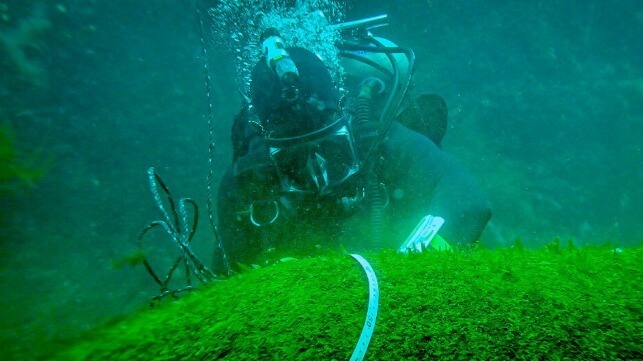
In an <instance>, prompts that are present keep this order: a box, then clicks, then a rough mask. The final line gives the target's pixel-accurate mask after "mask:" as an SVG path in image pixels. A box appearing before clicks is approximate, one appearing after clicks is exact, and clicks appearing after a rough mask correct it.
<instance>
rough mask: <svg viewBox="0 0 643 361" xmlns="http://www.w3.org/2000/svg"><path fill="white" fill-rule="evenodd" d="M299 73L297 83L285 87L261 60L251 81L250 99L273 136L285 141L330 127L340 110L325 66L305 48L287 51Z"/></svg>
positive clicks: (263, 123)
mask: <svg viewBox="0 0 643 361" xmlns="http://www.w3.org/2000/svg"><path fill="white" fill-rule="evenodd" d="M287 51H288V54H289V56H290V58H291V59H292V60H293V61H294V63H295V65H296V66H297V70H298V73H299V74H298V75H299V76H298V80H297V81H296V82H294V84H292V85H284V84H283V82H282V81H280V79H279V77H278V76H277V74H276V73H275V72H274V71H273V70H272V69H271V68H270V67H269V66H268V64H266V61H265V60H264V59H262V60H260V61H259V62H258V63H257V65H256V66H255V67H254V69H253V71H252V74H251V81H250V98H251V102H252V106H253V107H254V109H255V111H256V113H257V115H258V116H259V119H260V120H261V123H262V125H263V126H264V128H265V129H266V131H267V132H268V134H269V135H270V136H273V137H278V138H284V137H293V136H299V135H303V134H307V133H310V132H312V131H315V130H317V129H320V128H322V127H323V126H324V125H328V124H329V123H330V122H331V121H332V120H333V118H334V117H335V116H336V115H337V112H338V109H339V105H338V104H339V91H338V90H337V88H336V87H335V85H334V84H333V79H332V78H331V76H330V73H329V72H328V69H327V67H326V65H325V64H324V63H323V62H322V61H321V60H320V59H319V58H318V57H317V56H316V55H315V54H313V53H312V52H310V51H308V50H306V49H303V48H296V47H293V48H287Z"/></svg>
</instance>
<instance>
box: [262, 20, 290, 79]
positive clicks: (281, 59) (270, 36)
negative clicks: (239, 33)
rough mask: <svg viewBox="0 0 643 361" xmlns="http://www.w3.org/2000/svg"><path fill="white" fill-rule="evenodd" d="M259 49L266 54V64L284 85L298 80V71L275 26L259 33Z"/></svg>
mask: <svg viewBox="0 0 643 361" xmlns="http://www.w3.org/2000/svg"><path fill="white" fill-rule="evenodd" d="M261 50H262V52H263V54H264V55H265V56H266V64H268V67H269V68H270V69H272V71H274V72H275V74H277V77H279V80H280V81H281V83H282V84H283V85H284V86H293V85H295V83H297V81H298V80H299V72H298V71H297V66H296V65H295V62H294V61H292V59H291V58H290V55H289V54H288V51H286V46H285V45H284V41H283V39H282V38H281V35H280V34H279V31H278V30H277V29H275V28H268V29H266V30H265V31H264V32H263V34H261Z"/></svg>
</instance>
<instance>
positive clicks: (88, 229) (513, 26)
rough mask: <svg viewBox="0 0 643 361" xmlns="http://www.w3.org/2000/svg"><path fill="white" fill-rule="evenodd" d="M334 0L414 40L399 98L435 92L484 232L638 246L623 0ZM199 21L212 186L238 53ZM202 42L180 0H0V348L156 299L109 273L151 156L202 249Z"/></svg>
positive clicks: (216, 28)
mask: <svg viewBox="0 0 643 361" xmlns="http://www.w3.org/2000/svg"><path fill="white" fill-rule="evenodd" d="M252 3H253V4H258V3H260V2H259V1H253V2H252ZM261 3H263V2H261ZM287 3H288V2H287V1H283V2H280V5H281V6H286V5H287ZM320 3H323V2H320ZM324 4H325V3H324ZM335 5H336V6H335ZM335 5H333V6H331V7H330V8H332V9H335V10H333V11H336V12H335V13H333V14H328V15H327V21H329V22H331V23H332V22H333V21H334V20H335V19H342V18H344V19H349V20H351V19H359V18H363V17H367V16H374V15H379V14H382V13H387V14H388V16H389V23H390V24H389V26H387V27H384V28H379V29H376V30H375V32H376V34H377V35H379V36H383V37H387V38H389V39H392V40H394V41H395V42H397V43H398V44H400V45H404V46H409V47H412V48H413V49H414V50H415V52H416V55H417V68H416V74H415V78H414V87H413V91H414V92H416V93H419V92H431V93H437V94H440V95H441V96H442V97H443V98H444V99H445V100H446V102H447V104H448V107H449V129H448V131H447V134H446V136H445V138H444V140H443V143H442V145H443V147H444V149H445V150H446V151H448V152H450V153H452V154H454V155H456V156H457V157H458V158H459V159H460V160H461V161H462V163H464V165H465V166H466V167H467V168H468V169H469V170H470V171H471V173H473V175H474V176H475V178H476V180H477V181H478V182H479V183H480V184H481V186H482V187H483V189H484V190H485V192H486V193H487V194H488V196H489V198H490V200H491V203H492V207H493V211H494V216H493V218H492V221H491V224H490V225H489V226H488V228H487V230H486V231H485V233H484V235H483V238H482V242H483V243H484V244H486V245H488V246H490V247H496V246H502V245H506V244H513V240H514V239H515V238H516V237H519V238H521V240H522V242H523V243H524V244H525V245H528V246H534V247H537V246H540V245H542V244H545V243H548V242H550V241H551V240H552V239H553V238H554V237H561V238H563V239H566V238H572V239H574V240H575V243H576V244H577V245H582V244H596V243H604V242H607V241H609V242H612V243H614V244H616V245H620V246H627V245H637V244H640V242H641V240H642V239H643V228H641V226H640V223H639V220H640V207H641V204H643V191H642V189H641V187H640V184H641V183H642V181H643V150H642V149H641V147H642V144H643V142H642V141H641V134H643V68H642V65H641V64H643V59H642V58H643V49H642V48H641V47H642V46H643V45H642V44H643V43H641V41H640V39H641V37H642V36H643V5H641V3H640V2H638V1H620V2H616V3H614V2H610V1H567V2H564V3H561V2H557V1H533V2H529V3H521V2H504V1H359V4H352V3H351V2H347V4H344V3H342V4H335ZM325 10H326V11H328V7H326V8H325ZM282 15H283V14H282ZM213 20H215V21H214V22H213ZM216 20H217V13H216V12H211V13H207V16H206V17H205V26H206V34H205V37H206V45H207V47H208V50H209V58H208V64H209V66H210V75H211V77H212V85H213V88H212V100H213V106H214V117H215V120H216V121H215V122H214V135H215V139H214V140H215V144H216V147H215V151H214V184H217V183H218V180H219V178H220V177H221V175H222V172H223V169H224V168H225V166H226V165H227V164H228V162H229V161H230V158H231V145H230V141H229V132H230V127H231V124H232V118H233V116H234V115H235V113H236V112H237V110H238V107H239V104H240V102H241V99H240V96H239V95H238V92H237V89H240V88H241V89H243V87H244V84H245V83H244V71H245V72H246V73H247V70H244V69H243V64H247V63H248V61H250V60H249V59H250V58H251V57H252V49H246V50H243V51H242V54H237V53H235V49H236V48H237V47H236V46H234V42H235V41H234V39H232V38H229V42H228V43H226V42H225V41H224V40H225V38H226V37H227V36H228V35H226V37H221V34H225V31H224V30H232V29H231V28H230V26H231V25H229V24H227V25H226V24H222V23H219V22H216ZM242 28H243V26H242ZM304 29H306V28H304ZM242 35H244V36H245V34H242ZM200 40H201V39H200V35H199V22H198V20H197V17H196V14H195V6H194V3H193V2H186V1H179V0H174V1H170V0H165V1H155V2H154V3H153V4H152V3H149V4H148V3H145V2H126V1H116V2H114V1H99V0H94V1H78V0H75V1H72V0H63V1H57V2H44V1H42V2H38V1H32V2H24V1H18V0H12V1H7V0H5V1H1V2H0V72H1V74H2V76H0V127H5V128H3V129H8V128H10V129H11V132H5V133H7V134H9V133H10V134H12V135H11V136H10V137H9V138H11V139H12V143H13V151H12V152H7V153H10V154H9V155H10V156H7V157H6V158H2V161H3V162H4V163H3V164H4V165H6V164H11V166H10V167H3V168H1V170H2V172H4V173H0V182H2V183H0V191H1V193H0V202H1V204H2V207H0V242H1V243H0V246H1V248H0V256H1V257H2V262H1V264H2V267H1V268H0V269H1V272H0V275H1V280H2V281H1V282H2V284H1V285H2V294H1V296H0V301H1V302H2V305H1V306H2V307H0V309H1V310H2V311H1V312H2V313H0V318H1V321H0V324H1V326H2V333H1V338H0V340H1V341H0V342H1V343H2V347H0V349H1V350H3V351H0V352H7V353H8V355H23V356H25V355H30V351H28V349H29V348H30V346H29V345H32V344H33V343H34V342H35V343H37V344H38V343H40V342H41V341H43V340H44V341H47V340H51V339H57V338H65V337H69V336H73V335H75V334H77V333H78V332H79V331H82V330H85V329H88V328H91V327H92V326H94V325H96V324H98V323H100V322H102V321H104V320H106V319H108V318H110V317H113V316H117V315H122V314H127V313H129V312H131V311H132V310H135V309H137V308H140V307H144V306H145V305H146V304H147V301H148V300H149V298H150V297H152V296H153V295H155V294H156V292H157V289H156V287H155V284H154V283H153V281H152V280H151V279H150V278H149V276H148V275H147V274H146V272H145V270H144V269H143V268H142V267H140V266H137V267H128V266H123V267H116V266H119V265H120V261H121V260H122V259H123V257H125V256H126V255H131V254H132V252H134V251H135V250H136V247H135V240H136V237H137V236H138V234H139V232H140V230H141V229H142V227H143V226H145V225H146V224H148V223H149V222H150V221H153V220H155V219H157V218H158V214H157V210H156V208H155V206H154V200H153V198H152V195H151V194H150V192H149V188H148V180H147V173H146V172H147V169H148V167H150V166H154V167H156V170H157V172H158V173H159V174H160V176H161V177H163V179H164V180H165V181H166V182H167V183H168V185H169V186H170V188H171V190H172V192H173V194H175V195H176V196H177V197H180V196H189V197H191V198H193V199H194V200H195V201H196V202H197V203H198V204H199V205H200V206H201V210H202V211H201V216H200V217H201V218H200V221H201V226H200V227H199V230H198V231H197V234H196V236H195V241H194V244H195V250H196V251H197V253H199V254H200V255H203V256H202V258H203V259H204V261H209V257H208V254H209V252H210V251H211V249H212V245H211V233H210V230H209V228H208V227H207V215H206V213H207V212H205V208H206V207H205V204H206V191H205V183H206V175H207V172H208V158H207V151H208V124H207V121H206V114H207V99H206V95H205V90H204V86H203V83H204V74H203V59H202V57H201V54H202V49H201V41H200ZM320 48H321V49H322V50H323V49H328V47H327V46H320ZM231 50H232V52H231ZM238 57H241V59H239V58H238ZM329 58H332V54H330V55H329ZM240 64H241V67H240ZM4 147H5V146H4V144H2V145H1V146H0V149H1V150H2V152H3V153H2V154H1V155H2V157H5V154H4V153H5V152H6V151H5V150H4ZM16 169H23V170H25V169H26V170H31V172H26V171H25V172H22V173H20V172H18V173H20V174H22V175H21V176H18V175H17V174H16V173H15V170H16ZM38 170H41V171H42V173H44V175H43V176H42V177H38V176H36V175H34V174H36V173H38V172H37V171H38ZM12 172H13V173H12ZM5 173H7V174H8V175H5ZM25 173H28V174H31V175H32V176H29V175H25ZM154 242H158V243H159V247H162V246H163V245H164V243H163V242H168V241H167V240H166V239H165V238H162V237H158V240H157V239H155V240H154ZM167 244H168V243H165V245H167ZM25 357H28V356H25Z"/></svg>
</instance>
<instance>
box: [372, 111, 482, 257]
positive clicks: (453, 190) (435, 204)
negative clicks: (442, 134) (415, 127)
mask: <svg viewBox="0 0 643 361" xmlns="http://www.w3.org/2000/svg"><path fill="white" fill-rule="evenodd" d="M385 154H386V157H387V158H390V159H391V161H392V162H389V163H391V165H390V169H389V170H388V173H390V174H393V175H394V177H393V178H391V180H390V183H392V184H393V185H394V186H398V187H401V188H402V189H404V190H405V192H406V198H407V201H406V202H407V203H405V204H404V207H416V208H417V210H418V212H421V213H423V214H422V216H423V215H426V214H431V215H433V216H440V217H442V218H444V220H445V222H444V225H443V226H442V228H441V229H440V232H439V234H440V236H442V238H444V239H445V240H446V241H447V242H449V243H450V244H452V245H456V244H458V245H466V244H470V243H472V242H475V241H476V240H478V239H479V238H480V235H481V233H482V231H483V229H484V227H485V226H486V224H487V222H488V221H489V218H490V217H491V211H490V206H489V203H488V201H487V199H486V197H485V196H484V194H483V193H482V191H481V189H480V188H479V187H478V185H477V184H476V183H475V182H474V180H473V178H472V177H471V176H470V174H469V172H468V171H467V170H466V169H465V168H464V167H463V166H462V165H460V164H459V162H458V161H457V160H456V159H455V158H454V157H452V156H450V155H448V154H447V153H445V152H443V151H442V150H441V149H439V148H438V147H437V146H436V145H435V144H434V143H433V142H431V141H430V140H429V139H428V138H426V137H424V136H422V135H421V134H419V133H416V132H413V131H411V130H409V129H408V128H406V127H404V126H403V125H401V124H398V123H394V124H393V126H392V127H391V129H390V133H389V136H388V142H387V143H386V146H385ZM393 162H394V164H393ZM416 216H420V215H416ZM420 218H421V217H420ZM420 218H418V221H419V219H420ZM409 232H410V231H409Z"/></svg>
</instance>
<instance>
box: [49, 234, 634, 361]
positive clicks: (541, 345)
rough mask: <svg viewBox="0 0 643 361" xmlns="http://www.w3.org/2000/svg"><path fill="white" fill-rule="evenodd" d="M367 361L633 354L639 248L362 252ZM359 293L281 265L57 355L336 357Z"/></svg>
mask: <svg viewBox="0 0 643 361" xmlns="http://www.w3.org/2000/svg"><path fill="white" fill-rule="evenodd" d="M365 257H366V258H367V259H368V260H369V261H370V263H371V265H372V267H373V269H374V271H375V273H376V275H377V278H378V283H379V297H380V301H379V314H378V317H377V319H376V325H375V332H374V335H373V338H372V340H371V345H370V347H369V349H368V352H367V354H366V356H367V357H366V358H367V359H371V360H425V359H426V360H428V359H431V360H433V359H437V360H509V359H512V360H541V359H552V360H570V359H578V360H613V359H621V360H640V359H641V358H643V338H642V336H643V335H642V331H643V330H642V329H641V314H642V312H643V304H642V303H641V300H642V299H643V277H642V274H641V271H640V265H641V262H643V249H642V248H641V247H636V248H627V249H620V248H617V249H615V248H613V247H610V246H602V247H586V248H575V247H574V246H573V243H571V242H570V243H569V244H567V245H560V242H559V241H558V240H556V241H555V242H552V243H551V244H549V245H547V247H545V248H543V249H541V250H539V251H533V250H526V249H524V248H522V246H521V245H520V244H519V243H517V244H516V246H514V247H512V248H508V249H497V250H491V251H490V250H485V249H477V250H472V251H455V252H429V253H424V254H409V255H401V254H397V253H395V252H392V251H391V252H381V253H377V254H366V255H365ZM367 294H368V287H367V281H366V277H365V276H364V272H363V270H362V269H361V268H360V266H359V265H358V263H357V262H356V261H355V260H353V259H352V258H351V257H349V255H348V254H346V255H341V254H329V255H326V256H320V257H315V258H308V259H301V260H295V259H287V260H286V261H285V262H282V263H278V264H275V265H272V266H269V267H266V268H262V269H258V270H252V271H248V272H245V273H243V274H240V275H237V276H235V277H233V278H231V279H228V280H223V281H216V282H215V283H214V284H211V285H209V286H207V287H205V288H204V289H202V290H199V291H196V292H194V293H193V294H190V295H186V296H185V297H183V298H181V299H180V300H178V301H174V302H162V303H160V304H156V305H155V307H153V308H151V309H145V310H141V311H139V312H137V313H135V314H133V315H131V316H128V317H127V318H126V319H124V320H121V321H118V322H115V323H112V324H108V325H105V326H102V327H99V328H97V329H96V330H94V331H92V332H89V333H88V334H86V335H85V336H84V337H82V338H81V339H79V340H77V341H75V342H74V343H73V344H71V345H70V346H69V347H66V348H64V349H62V351H60V352H59V353H54V352H55V351H54V350H52V351H51V352H52V355H50V356H54V357H53V359H56V360H219V359H223V360H347V359H349V356H350V355H351V352H352V350H353V348H354V347H355V345H356V343H357V340H358V338H359V334H360V331H361V328H362V325H363V323H364V320H365V318H366V308H367Z"/></svg>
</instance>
